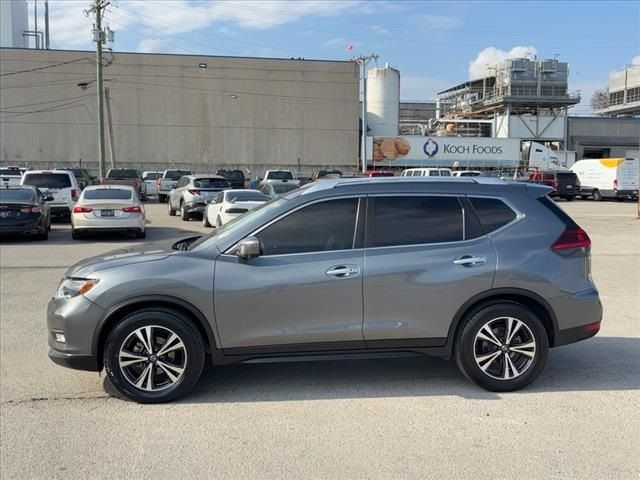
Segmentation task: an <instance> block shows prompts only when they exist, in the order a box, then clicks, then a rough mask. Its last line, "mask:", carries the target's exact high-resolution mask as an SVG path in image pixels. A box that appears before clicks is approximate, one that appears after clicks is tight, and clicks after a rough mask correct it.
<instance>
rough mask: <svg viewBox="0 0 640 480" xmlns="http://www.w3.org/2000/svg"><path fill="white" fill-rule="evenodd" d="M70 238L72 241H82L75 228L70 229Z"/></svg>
mask: <svg viewBox="0 0 640 480" xmlns="http://www.w3.org/2000/svg"><path fill="white" fill-rule="evenodd" d="M71 238H72V239H74V240H80V239H82V235H81V234H80V232H78V231H77V230H76V229H75V228H73V227H71Z"/></svg>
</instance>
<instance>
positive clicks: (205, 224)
mask: <svg viewBox="0 0 640 480" xmlns="http://www.w3.org/2000/svg"><path fill="white" fill-rule="evenodd" d="M202 226H203V227H205V228H211V223H209V217H207V210H206V209H205V211H204V212H202Z"/></svg>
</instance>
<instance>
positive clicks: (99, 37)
mask: <svg viewBox="0 0 640 480" xmlns="http://www.w3.org/2000/svg"><path fill="white" fill-rule="evenodd" d="M108 5H109V2H108V1H106V0H93V3H92V4H91V7H90V8H89V9H88V10H85V14H86V15H87V16H89V15H91V14H93V15H95V23H94V24H93V30H92V37H93V41H94V42H95V44H96V95H97V98H98V165H99V170H100V180H102V179H103V178H105V177H106V176H107V169H106V165H105V163H104V89H103V85H102V66H103V65H102V44H103V43H105V42H106V41H107V38H106V37H107V35H106V32H105V31H103V30H102V17H103V11H104V9H105V8H107V6H108Z"/></svg>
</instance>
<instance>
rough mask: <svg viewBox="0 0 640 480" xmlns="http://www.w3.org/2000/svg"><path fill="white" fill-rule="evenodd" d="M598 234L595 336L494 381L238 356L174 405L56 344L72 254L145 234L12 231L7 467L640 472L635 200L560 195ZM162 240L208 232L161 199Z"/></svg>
mask: <svg viewBox="0 0 640 480" xmlns="http://www.w3.org/2000/svg"><path fill="white" fill-rule="evenodd" d="M562 207H564V208H565V209H566V210H567V211H568V212H569V213H570V214H571V215H572V216H573V217H574V218H575V220H576V221H577V222H578V224H580V225H581V226H582V227H584V228H585V229H586V230H587V232H588V233H589V235H590V236H591V238H592V240H593V275H594V278H595V281H596V284H597V285H598V287H599V289H600V291H601V296H602V301H603V304H604V309H605V317H604V323H603V328H602V330H601V332H600V333H599V334H598V336H596V337H595V338H593V339H591V340H587V341H585V342H582V343H578V344H575V345H571V346H567V347H562V348H559V349H556V350H552V351H551V353H550V356H549V360H548V363H547V367H546V370H545V371H544V372H543V373H542V375H541V376H540V377H539V378H538V380H537V381H536V382H535V383H534V384H533V385H532V386H531V387H529V388H527V389H525V390H523V391H520V392H515V393H509V394H496V393H491V392H486V391H483V390H480V389H478V388H477V387H475V386H473V385H471V384H470V383H469V382H467V381H466V379H464V377H463V376H462V375H461V374H459V373H458V371H457V370H456V368H455V366H454V365H452V364H450V363H448V362H446V361H443V360H439V359H429V358H417V357H404V356H400V355H398V356H395V357H393V358H388V359H379V358H367V359H361V360H335V359H334V360H327V361H307V362H288V363H259V364H246V365H233V366H229V367H224V368H219V369H214V368H213V367H211V366H207V367H206V368H205V372H204V374H203V377H202V378H201V380H200V382H199V383H198V385H197V386H196V388H195V391H194V392H193V393H192V394H191V395H189V396H188V397H186V398H184V399H182V400H180V401H178V402H175V403H173V404H168V405H147V406H145V405H137V404H135V403H131V402H126V401H123V400H120V399H119V398H116V397H114V396H112V394H113V389H112V387H111V386H110V385H109V383H108V381H106V380H105V376H104V374H103V375H101V376H100V375H98V374H96V373H89V372H81V371H73V370H68V369H64V368H62V367H59V366H56V365H54V364H53V363H52V362H50V361H49V360H48V358H47V350H48V347H47V340H46V339H47V332H46V325H45V308H46V303H47V301H48V299H49V297H50V296H51V294H52V293H53V291H54V289H55V287H56V286H57V283H58V281H59V279H60V277H61V276H62V274H63V273H64V271H65V270H66V269H67V267H68V266H69V265H71V264H72V263H74V262H76V261H78V260H80V259H81V258H84V257H87V256H90V255H94V254H98V253H102V252H104V251H108V250H111V249H114V248H117V247H119V246H122V245H123V244H128V243H131V242H133V240H130V239H125V238H119V237H114V238H108V239H104V238H99V239H94V240H90V241H81V242H73V241H72V240H71V235H70V231H69V225H68V224H55V225H54V229H53V231H52V235H51V237H50V241H49V242H18V241H13V240H9V241H6V240H4V241H3V242H2V243H0V477H1V478H7V479H9V478H47V479H50V478H91V479H93V478H108V479H112V478H136V479H146V478H167V477H175V476H177V475H180V476H182V477H184V478H192V479H198V478H221V479H222V478H229V479H238V478H292V479H293V478H296V479H297V478H373V477H377V478H391V477H393V478H420V479H424V478H434V479H442V478H455V479H458V478H467V477H478V476H480V475H483V476H487V477H489V478H527V479H533V478H540V479H542V478H544V479H548V478H563V479H564V478H594V479H596V478H597V479H604V478H615V479H637V478H638V477H639V476H640V442H639V441H638V438H639V437H640V409H639V408H638V405H640V394H639V391H640V314H639V313H638V312H639V307H640V301H639V300H638V299H639V298H640V221H639V220H636V219H635V218H634V217H635V205H633V204H631V203H616V202H602V203H594V202H572V203H565V202H563V203H562ZM147 211H148V217H149V219H150V221H151V223H150V230H149V231H148V232H149V238H148V241H153V240H158V239H164V238H170V237H177V238H179V237H180V236H187V235H188V234H189V233H190V232H191V231H196V232H202V231H204V229H203V228H202V227H201V224H200V222H196V221H192V222H189V223H185V222H182V221H181V220H179V219H178V218H176V217H168V216H167V214H166V211H165V206H164V205H158V204H153V203H151V204H148V206H147Z"/></svg>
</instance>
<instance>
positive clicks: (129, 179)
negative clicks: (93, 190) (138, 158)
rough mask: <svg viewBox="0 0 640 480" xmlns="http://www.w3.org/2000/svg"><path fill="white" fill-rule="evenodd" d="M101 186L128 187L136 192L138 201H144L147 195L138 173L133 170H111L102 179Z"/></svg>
mask: <svg viewBox="0 0 640 480" xmlns="http://www.w3.org/2000/svg"><path fill="white" fill-rule="evenodd" d="M100 184H101V185H128V186H130V187H131V188H133V189H134V190H135V191H136V194H137V195H138V198H139V199H140V200H145V198H146V196H147V194H146V190H145V188H144V183H143V182H142V176H141V175H140V172H139V171H138V170H136V169H134V168H112V169H111V170H109V172H108V173H107V177H106V178H104V179H102V181H101V182H100Z"/></svg>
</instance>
